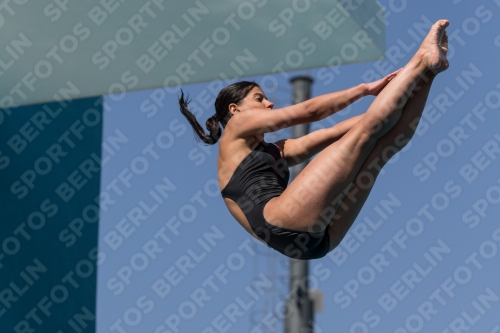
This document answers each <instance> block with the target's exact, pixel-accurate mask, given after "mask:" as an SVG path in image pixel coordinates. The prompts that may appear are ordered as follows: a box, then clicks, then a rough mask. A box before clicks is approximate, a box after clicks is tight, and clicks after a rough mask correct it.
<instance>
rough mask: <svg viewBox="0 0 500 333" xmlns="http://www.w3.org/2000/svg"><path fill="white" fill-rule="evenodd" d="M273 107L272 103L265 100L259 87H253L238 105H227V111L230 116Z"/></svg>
mask: <svg viewBox="0 0 500 333" xmlns="http://www.w3.org/2000/svg"><path fill="white" fill-rule="evenodd" d="M273 107H274V103H273V102H270V101H268V100H267V98H266V95H265V94H264V92H263V91H262V89H260V88H259V87H254V88H253V89H252V90H250V92H249V93H248V94H247V95H246V96H245V98H244V99H243V100H242V101H241V104H240V105H236V104H235V103H231V104H230V105H229V111H231V113H232V114H235V113H236V112H241V111H245V110H251V109H269V110H271V109H272V108H273Z"/></svg>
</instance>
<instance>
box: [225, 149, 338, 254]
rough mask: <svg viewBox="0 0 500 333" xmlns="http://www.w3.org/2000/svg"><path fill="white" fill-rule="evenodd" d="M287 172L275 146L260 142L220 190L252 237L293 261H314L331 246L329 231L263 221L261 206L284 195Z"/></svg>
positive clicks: (288, 176)
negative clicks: (242, 216)
mask: <svg viewBox="0 0 500 333" xmlns="http://www.w3.org/2000/svg"><path fill="white" fill-rule="evenodd" d="M289 178H290V171H289V170H288V165H287V163H286V161H285V160H284V159H283V158H281V154H280V151H279V148H278V146H276V145H275V144H267V143H266V142H264V141H262V142H260V143H259V145H258V146H257V147H256V148H255V149H254V150H253V151H252V152H251V153H250V154H248V155H247V156H246V157H245V158H244V159H243V161H242V162H241V163H240V165H239V166H238V168H236V171H235V172H234V174H233V176H232V177H231V179H230V180H229V183H228V184H227V185H226V187H225V188H224V189H223V190H222V191H221V195H222V197H224V198H229V199H231V200H233V201H234V202H236V204H237V205H238V206H239V207H240V209H241V210H242V211H243V213H244V214H245V216H246V218H247V220H248V222H249V224H250V227H251V228H252V230H253V231H254V232H255V234H256V235H257V236H258V237H259V238H260V239H262V240H263V241H264V242H265V243H266V244H267V245H268V246H269V247H271V248H273V249H275V250H277V251H278V252H280V253H282V254H284V255H286V256H288V257H291V258H295V259H304V260H305V259H317V258H321V257H323V256H325V255H326V254H327V253H328V250H329V247H330V237H329V235H328V232H327V231H325V232H318V233H316V232H304V231H297V230H292V229H287V228H282V227H278V226H275V225H272V224H270V223H269V222H267V221H266V219H265V218H264V207H265V205H266V203H267V202H268V201H269V200H271V199H272V198H274V197H277V196H279V195H281V193H283V191H284V190H285V189H286V187H287V185H288V180H289Z"/></svg>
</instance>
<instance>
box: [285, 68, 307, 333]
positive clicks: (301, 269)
mask: <svg viewBox="0 0 500 333" xmlns="http://www.w3.org/2000/svg"><path fill="white" fill-rule="evenodd" d="M290 82H291V84H292V88H293V97H292V103H293V104H297V103H300V102H303V101H305V100H308V99H309V98H311V85H312V82H313V80H312V78H310V77H309V76H299V77H294V78H292V79H291V80H290ZM292 133H293V134H292V135H293V137H294V138H298V137H301V136H304V135H306V134H307V133H309V124H301V125H296V126H294V127H293V129H292ZM306 165H307V161H305V162H302V163H301V164H298V165H296V166H293V167H292V172H291V175H292V179H293V178H295V177H297V175H298V174H299V172H301V171H302V170H303V169H304V167H305V166H306ZM308 275H309V261H307V260H297V259H290V293H289V296H290V298H289V299H288V300H287V315H286V317H285V333H313V320H314V313H313V301H312V300H311V299H310V298H309V283H308V279H307V277H308Z"/></svg>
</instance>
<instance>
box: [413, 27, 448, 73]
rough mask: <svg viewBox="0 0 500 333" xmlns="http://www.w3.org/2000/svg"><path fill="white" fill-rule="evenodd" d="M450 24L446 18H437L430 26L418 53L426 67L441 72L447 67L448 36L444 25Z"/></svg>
mask: <svg viewBox="0 0 500 333" xmlns="http://www.w3.org/2000/svg"><path fill="white" fill-rule="evenodd" d="M449 24H450V22H449V21H448V20H439V21H437V22H436V23H434V25H433V26H432V28H431V30H430V31H429V33H428V34H427V37H425V39H424V41H423V42H422V45H421V46H420V50H419V51H420V55H421V57H422V60H423V63H424V64H425V66H426V67H427V68H428V69H433V70H434V71H437V72H442V71H444V70H446V69H448V66H449V64H448V59H447V58H446V53H447V52H448V36H447V35H446V27H447V26H448V25H449Z"/></svg>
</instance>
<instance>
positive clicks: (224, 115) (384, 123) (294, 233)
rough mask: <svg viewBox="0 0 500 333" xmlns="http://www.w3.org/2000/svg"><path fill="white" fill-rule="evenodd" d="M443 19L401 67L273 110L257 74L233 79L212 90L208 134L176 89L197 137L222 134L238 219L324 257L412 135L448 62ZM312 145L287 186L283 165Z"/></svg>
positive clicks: (223, 176) (287, 248)
mask: <svg viewBox="0 0 500 333" xmlns="http://www.w3.org/2000/svg"><path fill="white" fill-rule="evenodd" d="M448 24H449V22H448V21H447V20H440V21H437V22H436V23H435V24H434V25H433V26H432V28H431V29H430V31H429V34H428V35H427V37H426V38H425V39H424V40H423V42H422V44H421V45H420V48H419V49H418V50H417V52H416V53H415V55H414V56H413V57H412V59H411V60H410V61H409V62H408V64H406V66H404V67H403V68H402V69H400V70H399V71H397V72H395V73H392V74H389V75H388V76H386V77H385V78H382V79H381V80H378V81H375V82H372V83H364V84H360V85H358V86H355V87H353V88H350V89H346V90H343V91H339V92H333V93H329V94H325V95H322V96H318V97H314V98H312V99H310V100H308V101H305V102H302V103H299V104H296V105H293V106H288V107H284V108H281V109H277V110H272V108H273V103H272V102H270V101H268V100H267V98H266V96H265V94H264V93H263V91H262V90H261V89H260V87H259V86H258V85H257V84H256V83H253V82H246V81H243V82H239V83H235V84H231V85H229V86H227V87H225V88H224V89H222V90H221V92H220V93H219V95H218V97H217V99H216V100H215V110H216V114H215V115H214V116H212V117H211V118H209V119H208V120H207V123H206V127H207V129H208V130H209V132H210V134H209V135H207V134H205V131H204V130H203V129H202V128H201V126H200V125H199V124H198V122H197V121H196V118H195V117H194V115H193V114H192V113H191V112H190V111H189V110H188V101H187V100H186V99H185V98H184V94H183V93H182V94H181V96H180V98H179V104H180V108H181V112H182V113H183V114H184V116H186V118H187V119H188V121H189V122H190V124H191V125H192V126H193V128H194V130H195V132H196V133H197V134H198V136H199V137H200V139H201V140H203V141H204V142H205V143H207V144H214V143H216V142H217V141H218V140H219V139H220V147H219V155H218V161H217V167H218V178H219V185H220V188H221V189H222V191H221V194H222V197H223V198H224V202H225V204H226V205H227V208H228V209H229V211H230V212H231V214H232V215H233V217H234V218H235V219H236V220H237V221H238V222H239V223H240V224H241V226H242V227H243V228H245V229H246V230H247V231H248V232H249V233H250V234H252V235H253V236H254V237H256V238H257V239H259V240H261V241H263V242H265V243H266V244H267V245H268V246H269V247H271V248H273V249H275V250H277V251H279V252H281V253H283V254H284V255H286V256H289V257H291V258H296V259H316V258H321V257H323V256H325V255H326V254H327V253H328V252H329V251H331V250H333V249H334V248H335V247H336V246H338V245H339V243H340V242H341V240H342V239H343V237H344V236H345V235H346V233H347V231H348V230H349V228H350V227H351V225H352V224H353V223H354V220H355V219H356V217H357V215H358V213H359V212H360V210H361V208H362V207H363V204H364V203H365V201H366V199H367V197H368V195H369V193H370V191H371V189H372V187H373V185H374V181H375V179H376V177H377V175H378V174H379V172H380V170H381V168H382V167H383V166H384V164H385V163H387V161H388V159H389V158H390V157H392V156H393V155H394V154H395V153H397V152H398V151H399V150H401V149H402V148H403V147H404V146H405V145H406V144H407V143H408V142H409V140H410V139H411V137H412V136H413V134H414V132H415V129H416V126H417V124H418V120H419V119H420V117H421V115H422V112H423V109H424V106H425V102H426V100H427V96H428V94H429V90H430V87H431V84H432V81H433V79H434V78H435V76H436V74H438V73H439V72H441V71H444V70H446V69H447V68H448V60H447V59H446V53H447V50H448V39H447V36H446V30H445V29H446V27H447V26H448ZM366 95H376V96H377V97H376V98H375V100H374V101H373V103H372V104H371V105H370V107H369V108H368V110H367V111H366V113H364V114H362V115H359V116H356V117H353V118H350V119H348V120H345V121H343V122H341V123H339V124H337V125H335V126H333V127H331V128H328V129H321V130H318V131H314V132H312V133H309V134H307V135H305V136H303V137H301V138H297V139H286V140H280V141H278V142H276V143H274V144H270V143H266V142H265V141H264V133H266V132H274V131H278V130H280V129H282V128H286V127H290V126H294V125H297V124H303V123H310V122H314V121H318V120H321V119H324V118H326V117H328V116H330V115H332V114H333V113H335V112H337V111H339V110H342V109H343V108H345V107H347V106H348V105H350V104H351V103H353V102H354V101H356V100H357V99H359V98H361V97H363V96H366ZM219 123H220V124H222V127H223V128H224V132H223V133H222V136H221V128H220V126H219ZM315 154H318V155H317V156H316V157H315V158H314V159H312V160H311V161H310V163H309V164H308V165H307V166H306V167H305V168H304V169H303V170H302V172H300V174H299V175H298V176H297V177H296V178H295V179H294V180H293V181H292V182H291V183H290V184H289V185H288V186H287V184H288V180H289V171H288V166H292V165H295V164H299V163H301V162H302V161H306V160H308V159H309V158H310V157H312V156H314V155H315ZM388 155H390V156H388Z"/></svg>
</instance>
